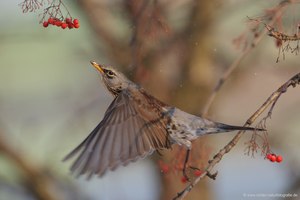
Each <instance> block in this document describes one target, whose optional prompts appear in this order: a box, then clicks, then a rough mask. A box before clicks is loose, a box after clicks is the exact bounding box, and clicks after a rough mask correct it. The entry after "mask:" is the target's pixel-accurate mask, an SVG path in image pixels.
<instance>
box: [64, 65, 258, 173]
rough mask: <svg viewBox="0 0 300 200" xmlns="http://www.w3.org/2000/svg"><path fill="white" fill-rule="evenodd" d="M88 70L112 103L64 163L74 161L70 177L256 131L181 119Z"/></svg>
mask: <svg viewBox="0 0 300 200" xmlns="http://www.w3.org/2000/svg"><path fill="white" fill-rule="evenodd" d="M91 64H92V65H93V66H94V67H95V68H96V69H97V70H98V71H99V72H100V74H101V76H102V80H103V82H104V85H105V86H106V88H107V89H108V91H109V92H110V93H111V94H112V95H113V96H114V100H113V101H112V103H111V104H110V105H109V107H108V109H107V110H106V112H105V114H104V117H103V119H102V121H101V122H100V123H99V124H98V125H97V126H96V128H95V129H94V130H93V131H92V132H91V133H90V134H89V135H88V136H87V137H86V139H84V140H83V141H82V142H81V143H80V144H79V145H78V146H77V147H76V148H75V149H74V150H73V151H71V152H70V153H69V154H68V155H67V156H66V157H65V159H64V160H68V159H70V158H72V157H76V159H75V161H74V163H73V165H72V166H71V171H72V172H74V173H76V174H77V175H82V174H87V175H88V177H90V176H92V175H93V174H98V175H99V176H102V175H104V174H105V172H106V171H107V170H115V169H116V168H117V167H118V166H120V165H124V166H125V165H127V164H128V163H130V162H134V161H136V160H138V159H140V158H145V157H146V156H149V155H151V154H152V153H153V152H154V151H156V150H162V149H169V148H171V146H172V145H173V144H178V145H182V146H184V147H186V148H187V150H188V151H187V152H188V153H189V151H190V149H191V148H192V143H191V142H192V141H193V140H195V139H197V138H198V137H200V136H203V135H208V134H214V133H222V132H229V131H235V130H251V131H255V130H257V129H255V128H252V127H241V126H231V125H227V124H223V123H219V122H214V121H211V120H209V119H206V118H203V117H198V116H195V115H192V114H189V113H186V112H184V111H182V110H180V109H178V108H176V107H173V106H169V105H168V104H165V103H163V102H162V101H160V100H158V99H156V98H155V97H153V96H152V95H150V94H149V93H147V92H146V91H145V89H143V88H142V87H140V86H139V85H137V84H135V83H134V82H132V81H130V80H129V79H127V78H126V77H125V76H124V75H123V74H122V73H121V72H119V71H117V70H116V69H114V68H113V67H111V66H105V65H100V64H97V63H96V62H91ZM188 153H187V157H186V162H187V158H188ZM185 164H186V163H185Z"/></svg>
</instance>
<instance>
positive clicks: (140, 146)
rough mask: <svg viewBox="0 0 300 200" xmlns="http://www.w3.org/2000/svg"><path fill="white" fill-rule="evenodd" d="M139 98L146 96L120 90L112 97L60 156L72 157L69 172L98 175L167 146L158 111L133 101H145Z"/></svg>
mask: <svg viewBox="0 0 300 200" xmlns="http://www.w3.org/2000/svg"><path fill="white" fill-rule="evenodd" d="M137 98H138V99H137ZM143 98H147V96H144V95H143V94H142V93H141V94H140V96H136V95H135V98H133V97H132V96H131V95H130V93H128V91H123V92H121V93H120V94H119V95H118V96H117V97H116V98H115V99H114V101H113V102H112V103H111V104H110V106H109V107H108V109H107V111H106V112H105V115H104V118H103V120H102V121H101V122H100V123H99V124H98V126H97V127H96V128H95V129H94V130H93V131H92V132H91V133H90V135H89V136H88V137H87V138H86V139H85V140H84V141H83V142H82V143H80V144H79V145H78V146H77V147H76V148H75V149H74V150H73V151H71V152H70V153H69V154H68V155H67V156H66V157H65V159H64V160H68V159H70V158H73V157H76V160H75V162H74V163H73V165H72V167H71V171H72V172H75V173H76V174H78V175H81V174H84V173H87V174H88V177H90V176H91V175H93V174H98V175H99V176H102V175H103V174H104V173H105V172H106V171H107V170H114V169H116V168H117V167H118V166H119V165H127V164H128V163H129V162H134V161H136V160H137V159H139V158H143V157H145V156H147V155H149V154H152V153H153V152H154V151H155V150H156V149H162V148H169V144H168V135H167V131H166V128H165V127H166V123H165V120H162V119H161V118H162V115H161V113H159V112H157V111H153V112H152V111H151V110H150V111H149V109H147V105H146V106H145V105H142V106H141V105H140V104H139V103H138V102H136V101H137V100H138V101H139V102H140V101H144V102H147V101H146V100H145V99H143Z"/></svg>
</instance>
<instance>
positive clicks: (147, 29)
mask: <svg viewBox="0 0 300 200" xmlns="http://www.w3.org/2000/svg"><path fill="white" fill-rule="evenodd" d="M279 2H280V1H261V0H251V1H249V0H243V1H240V0H238V1H237V0H226V1H219V0H213V1H211V0H210V1H192V0H173V1H170V0H153V1H138V0H127V1H126V0H124V1H122V0H113V1H110V0H102V1H100V0H99V1H96V0H78V1H70V0H68V1H64V3H65V5H66V6H67V8H68V9H69V11H70V12H71V15H72V16H73V17H74V18H78V19H79V20H80V25H81V26H80V28H79V29H74V30H67V29H66V30H62V29H60V28H57V27H48V28H43V27H42V25H41V24H39V19H40V18H39V17H38V15H39V13H42V10H40V11H36V12H33V13H26V14H24V13H22V9H21V8H20V6H18V4H19V3H21V1H16V0H2V1H0V9H1V12H0V200H7V199H15V200H34V199H46V200H52V199H66V200H68V199H86V200H95V199H103V200H111V199H112V200H118V199H130V200H135V199H136V200H139V199H143V200H144V199H145V200H156V199H171V198H172V197H174V196H175V195H176V194H177V192H180V191H181V190H182V189H183V188H184V186H185V184H184V183H182V182H181V181H180V178H181V174H176V173H174V174H162V173H161V172H160V168H159V167H158V164H157V161H158V160H164V162H166V163H168V162H170V160H172V158H173V157H174V156H175V157H176V154H175V153H176V152H178V151H174V150H173V151H164V152H162V154H163V156H159V155H158V154H154V155H153V156H152V157H151V158H147V159H144V160H139V161H138V162H136V163H132V164H130V165H128V166H127V167H119V168H118V169H117V170H116V171H115V172H109V173H107V174H106V175H105V176H104V177H103V178H98V177H96V176H95V177H93V178H92V180H90V181H87V180H86V178H85V177H79V178H76V177H74V176H72V175H71V174H70V172H69V167H70V165H71V162H66V163H63V162H62V159H63V157H64V156H65V155H66V154H67V153H68V152H69V151H70V150H72V149H73V148H74V147H75V146H76V145H77V144H79V142H81V141H82V140H83V139H84V138H85V137H86V136H87V135H88V134H89V133H90V131H91V130H92V129H93V128H94V127H95V126H96V125H97V124H98V123H99V122H100V120H101V119H102V117H103V114H104V113H105V111H106V108H107V107H108V105H109V104H110V102H111V101H112V99H113V97H112V96H111V95H110V94H109V93H108V91H107V90H106V88H104V87H103V85H102V84H101V79H100V76H99V74H97V72H96V71H95V69H94V68H93V67H92V66H91V65H90V63H89V62H90V60H95V61H97V62H99V63H104V64H111V65H113V66H116V67H117V68H119V69H120V70H121V71H123V72H125V73H126V74H127V76H128V77H130V78H131V79H132V80H134V81H135V82H137V83H139V84H141V85H142V86H143V87H145V88H146V90H147V91H149V92H150V93H151V94H153V95H154V96H156V97H157V98H159V99H160V100H162V101H164V102H166V103H169V104H171V105H173V106H177V107H179V108H181V109H182V110H184V111H187V112H190V113H193V114H198V115H201V114H202V112H203V109H204V106H205V104H206V102H207V100H208V97H209V95H210V94H211V93H212V91H213V88H214V87H215V86H216V84H217V82H218V80H219V78H220V77H221V76H222V74H223V73H224V72H225V71H226V69H228V67H229V66H230V65H231V64H232V63H233V62H234V61H235V60H236V59H237V58H238V57H239V56H240V55H241V54H243V51H242V50H241V49H242V48H243V47H241V49H237V48H236V46H235V45H233V42H232V41H233V40H234V38H237V37H238V36H239V35H241V34H242V33H244V32H245V33H246V34H247V33H249V34H250V35H251V30H249V29H248V27H247V16H250V17H256V16H259V15H263V14H264V13H265V12H274V10H272V8H274V7H276V6H277V5H278V3H279ZM299 9H300V7H299V4H292V5H291V6H288V7H287V8H286V9H285V10H284V12H283V15H282V16H283V17H282V20H283V25H284V27H283V30H285V31H287V32H288V33H290V34H293V33H295V31H297V30H298V28H297V24H298V23H299V21H300V20H299V12H298V11H299ZM275 12H276V10H275ZM249 40H250V41H251V39H249ZM296 45H297V43H296ZM242 46H243V45H242ZM246 48H247V47H246ZM277 56H278V48H277V47H276V45H275V41H274V39H273V38H270V37H267V36H265V37H264V38H263V39H262V41H260V42H259V43H258V45H257V46H256V47H255V48H254V49H253V50H252V51H251V52H250V53H248V54H247V56H245V58H244V59H243V60H242V61H241V62H240V63H239V65H238V67H237V68H236V69H235V70H234V71H233V73H232V74H231V75H230V77H229V79H228V80H227V81H226V82H225V84H224V85H223V87H222V88H221V90H220V92H218V94H217V96H216V98H215V100H214V101H213V104H212V106H211V107H210V109H209V112H208V113H207V116H208V117H209V118H211V119H213V120H215V121H220V122H224V123H228V124H234V125H242V124H244V122H245V121H246V120H247V118H248V117H249V116H250V115H252V113H254V112H255V111H256V109H258V107H259V106H260V105H261V104H262V103H263V102H264V101H265V100H266V99H267V98H268V96H269V95H270V94H271V93H272V92H273V91H275V90H276V89H277V88H278V87H279V86H280V85H281V84H283V83H284V82H285V81H287V80H288V79H289V78H291V77H292V76H293V75H295V74H296V73H298V72H299V56H297V55H294V54H292V53H286V55H285V59H283V57H280V62H279V63H276V58H277ZM299 88H300V87H296V88H294V89H289V90H288V92H287V93H285V94H284V95H283V96H282V97H281V98H280V100H279V102H278V103H277V105H276V107H275V108H274V113H273V115H272V119H271V120H269V121H268V123H267V128H268V130H269V139H270V144H271V147H272V150H273V151H274V152H275V153H276V154H280V155H282V156H283V162H282V163H280V164H278V163H271V162H269V161H267V160H264V157H263V156H261V155H260V151H259V152H258V153H257V154H256V155H255V158H252V157H251V156H247V155H245V151H244V150H245V147H246V146H245V144H244V143H245V142H246V141H248V140H249V138H250V136H251V135H250V134H249V135H244V137H243V139H242V141H240V142H239V144H238V145H237V146H236V147H235V148H234V149H233V150H232V152H230V153H229V154H227V155H225V157H224V158H223V160H222V161H221V162H220V163H219V164H218V165H217V167H216V170H217V171H218V172H219V174H218V176H217V179H216V180H215V181H213V180H211V179H205V180H202V181H201V183H200V184H199V185H198V186H197V187H196V188H194V189H193V191H192V192H191V193H190V194H189V195H188V196H187V198H186V199H212V200H227V199H228V200H229V199H243V198H245V199H247V198H249V197H248V196H247V195H251V194H254V195H256V194H258V195H259V194H265V195H267V196H265V197H263V199H265V200H267V199H274V197H272V196H270V195H272V194H287V193H289V194H292V195H294V197H293V199H300V170H299V169H300V151H299V145H300V138H299V137H300V134H299V131H300V123H299V121H300V107H299V105H300V89H299ZM233 136H234V133H228V134H223V135H214V136H210V137H205V138H202V139H200V140H199V141H197V144H195V146H193V148H194V149H196V150H195V151H198V152H200V157H199V158H195V157H194V159H196V160H197V159H198V160H199V162H202V163H204V164H205V163H206V160H207V159H209V158H211V157H212V156H213V155H214V153H216V152H217V151H218V149H220V148H222V147H223V146H224V145H225V144H227V143H228V142H229V141H230V139H231V138H232V137H233ZM175 148H176V147H175ZM174 154H175V155H174ZM201 160H202V161H201ZM203 160H204V161H203ZM204 166H205V165H204ZM268 195H269V196H268ZM255 199H259V198H258V197H255Z"/></svg>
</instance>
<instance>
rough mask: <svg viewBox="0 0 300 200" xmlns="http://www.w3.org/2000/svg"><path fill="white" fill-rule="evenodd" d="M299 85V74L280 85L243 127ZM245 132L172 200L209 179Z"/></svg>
mask: <svg viewBox="0 0 300 200" xmlns="http://www.w3.org/2000/svg"><path fill="white" fill-rule="evenodd" d="M299 84H300V73H298V74H296V75H295V76H293V77H292V78H291V79H289V80H288V81H287V82H286V83H284V84H283V85H281V86H280V87H279V88H278V89H277V90H276V91H275V92H273V93H272V94H271V95H270V96H269V98H268V99H267V100H266V101H265V102H264V103H263V104H262V105H261V106H260V107H259V109H258V110H256V112H255V113H254V114H253V115H252V116H251V117H250V118H249V119H248V120H247V121H246V123H245V124H244V126H250V125H251V124H252V123H253V122H254V121H255V120H256V119H257V118H258V117H259V116H260V115H261V114H262V113H263V112H264V111H265V110H266V109H267V108H268V107H269V106H270V105H271V108H273V107H274V103H276V102H277V100H278V98H279V97H280V96H281V94H283V93H285V92H286V91H287V89H288V88H289V87H290V86H292V87H296V86H297V85H299ZM244 132H245V131H239V132H238V133H237V134H236V135H235V136H234V138H233V139H232V140H231V141H230V142H229V143H228V144H227V145H225V146H224V147H223V148H222V149H221V150H220V151H219V152H218V153H217V154H216V155H215V156H214V157H213V159H212V160H210V161H209V163H208V165H207V167H206V169H205V171H204V172H203V173H202V174H201V176H199V177H197V178H196V179H194V181H193V182H191V183H190V184H189V185H188V186H187V187H186V188H185V189H184V190H183V191H182V192H180V193H178V194H177V196H176V197H175V198H174V199H183V198H184V197H185V196H186V195H187V194H188V193H189V192H190V191H191V190H192V189H193V187H194V186H195V185H196V184H197V183H198V182H199V181H200V180H201V179H203V178H204V177H205V176H209V177H211V175H210V174H211V173H212V172H211V171H212V170H213V168H214V166H215V165H216V164H217V163H219V162H220V161H221V160H222V158H223V156H224V155H225V154H226V153H228V152H230V151H231V149H232V148H233V147H234V146H235V145H236V144H237V143H238V141H239V140H240V138H241V136H242V135H243V133H244Z"/></svg>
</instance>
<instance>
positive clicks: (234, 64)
mask: <svg viewBox="0 0 300 200" xmlns="http://www.w3.org/2000/svg"><path fill="white" fill-rule="evenodd" d="M285 7H286V4H280V5H279V8H278V11H277V12H276V14H275V15H274V16H273V18H272V20H271V21H270V22H269V24H268V26H273V24H274V23H275V22H276V20H277V18H278V17H279V16H281V14H282V11H283V9H284V8H285ZM267 32H268V30H267V29H265V30H264V31H262V32H261V34H260V35H259V36H258V37H255V38H254V39H253V41H252V44H251V45H250V46H248V47H247V49H246V50H245V51H244V52H243V53H242V54H241V55H240V56H239V57H237V58H236V59H235V60H234V61H233V62H232V64H231V65H230V66H229V67H228V68H227V70H226V71H225V72H224V73H223V75H222V77H221V78H220V79H219V81H218V83H217V85H216V86H215V88H214V90H213V92H212V94H211V95H210V97H209V98H208V101H207V103H206V105H205V106H204V109H203V112H202V115H203V116H206V115H207V113H208V110H209V108H210V106H211V104H212V102H213V101H214V99H215V97H216V95H217V93H218V91H219V90H220V89H221V87H222V86H223V84H224V82H225V81H226V80H227V79H228V77H229V76H230V75H231V73H232V72H233V71H234V70H235V69H236V68H237V67H238V66H239V64H240V63H241V61H242V60H243V59H244V58H245V57H246V56H247V55H248V54H249V53H250V52H251V50H253V49H254V48H255V47H256V46H257V45H258V43H259V42H260V41H261V40H262V38H263V37H264V36H265V35H266V33H267Z"/></svg>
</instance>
